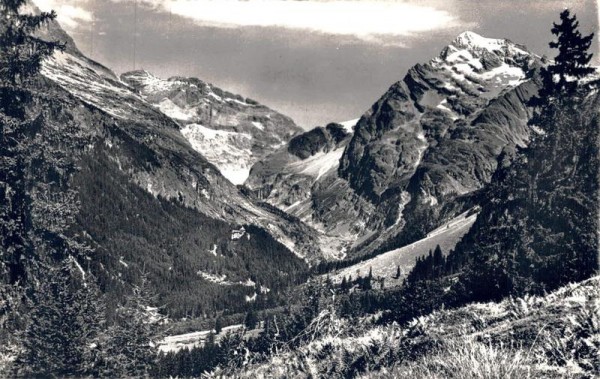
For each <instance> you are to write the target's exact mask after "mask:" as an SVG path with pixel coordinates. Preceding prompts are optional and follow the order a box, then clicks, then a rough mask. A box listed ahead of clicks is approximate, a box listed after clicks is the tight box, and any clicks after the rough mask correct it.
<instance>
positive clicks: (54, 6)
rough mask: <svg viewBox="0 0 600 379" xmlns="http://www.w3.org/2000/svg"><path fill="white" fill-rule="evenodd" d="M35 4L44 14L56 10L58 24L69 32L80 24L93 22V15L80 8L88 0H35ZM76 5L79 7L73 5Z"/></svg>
mask: <svg viewBox="0 0 600 379" xmlns="http://www.w3.org/2000/svg"><path fill="white" fill-rule="evenodd" d="M33 2H34V3H35V5H37V7H38V8H40V10H42V11H44V12H48V11H51V10H55V11H56V13H57V15H58V16H57V20H58V22H59V23H60V24H61V25H62V26H63V27H64V28H65V29H67V30H74V29H76V28H77V27H78V26H79V25H80V24H82V23H87V22H91V21H92V13H91V12H89V11H87V10H86V9H85V8H84V7H82V6H80V5H83V4H85V3H87V2H88V0H77V1H73V0H33ZM74 3H76V4H77V6H76V5H73V4H74ZM82 3H83V4H82Z"/></svg>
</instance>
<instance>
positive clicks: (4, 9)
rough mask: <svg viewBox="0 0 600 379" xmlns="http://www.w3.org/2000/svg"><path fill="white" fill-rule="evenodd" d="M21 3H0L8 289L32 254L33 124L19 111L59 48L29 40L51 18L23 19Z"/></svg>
mask: <svg viewBox="0 0 600 379" xmlns="http://www.w3.org/2000/svg"><path fill="white" fill-rule="evenodd" d="M25 3H26V0H2V1H0V46H2V49H0V201H2V203H3V206H2V207H1V208H0V254H1V257H0V258H1V260H0V265H1V267H0V269H1V271H2V274H3V275H2V277H3V278H4V281H5V282H9V283H16V282H18V281H20V280H23V279H26V268H25V267H26V265H27V264H28V262H27V261H28V260H29V258H30V257H29V256H30V255H31V254H32V250H33V248H32V246H31V243H30V241H29V237H28V233H29V231H30V230H31V228H32V227H31V214H30V213H31V212H30V210H31V196H30V195H29V191H28V186H27V181H26V176H27V175H26V167H27V165H28V164H27V162H28V156H29V155H30V154H29V153H31V150H32V148H31V146H30V145H31V140H32V138H31V135H32V134H33V133H34V130H33V129H34V127H35V123H34V118H29V119H28V118H27V117H26V112H25V107H24V103H25V102H26V100H27V99H28V98H30V95H31V93H30V90H29V87H28V83H29V82H30V81H31V80H32V79H34V78H35V77H36V76H37V74H38V73H39V70H40V67H41V63H42V61H43V59H45V58H46V57H48V56H50V55H51V54H52V53H53V52H54V50H56V49H63V48H64V45H62V44H61V43H58V42H48V41H44V40H42V39H40V38H37V37H35V36H34V33H35V32H36V31H37V30H38V29H40V28H41V27H42V26H44V25H45V24H46V23H48V22H50V21H51V20H53V19H54V18H55V17H56V14H55V13H53V12H50V13H46V12H42V13H41V14H39V15H31V14H23V13H21V12H20V9H21V8H22V6H23V5H24V4H25Z"/></svg>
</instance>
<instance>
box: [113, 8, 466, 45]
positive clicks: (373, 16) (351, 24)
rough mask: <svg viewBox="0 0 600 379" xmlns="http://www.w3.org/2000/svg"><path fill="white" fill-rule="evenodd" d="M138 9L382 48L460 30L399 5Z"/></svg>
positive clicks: (431, 12)
mask: <svg viewBox="0 0 600 379" xmlns="http://www.w3.org/2000/svg"><path fill="white" fill-rule="evenodd" d="M112 1H114V2H124V1H128V2H132V1H133V0H112ZM138 3H139V4H143V5H146V6H149V7H153V8H155V9H159V10H162V11H165V12H171V13H172V14H174V15H178V16H181V17H185V18H188V19H192V20H194V21H195V22H197V23H198V24H201V25H205V26H217V27H244V26H259V27H283V28H288V29H296V30H307V31H312V32H318V33H325V34H332V35H342V36H351V37H357V38H360V39H363V40H367V41H379V42H381V43H386V44H388V43H389V42H390V37H406V36H412V35H415V34H417V33H423V32H429V31H434V30H440V29H446V28H451V27H456V26H459V25H461V24H462V23H461V21H460V20H459V19H458V18H457V17H456V16H454V15H453V14H452V13H450V12H449V11H446V10H439V9H436V8H434V7H431V6H423V5H417V4H411V3H406V2H399V1H374V0H371V1H365V0H363V1H352V0H334V1H319V0H307V1H281V0H250V1H248V0H138Z"/></svg>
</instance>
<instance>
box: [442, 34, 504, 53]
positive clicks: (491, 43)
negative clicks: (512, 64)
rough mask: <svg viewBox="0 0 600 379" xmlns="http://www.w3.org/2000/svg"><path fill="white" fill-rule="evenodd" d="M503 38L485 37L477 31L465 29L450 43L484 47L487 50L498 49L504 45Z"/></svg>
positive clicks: (464, 46)
mask: <svg viewBox="0 0 600 379" xmlns="http://www.w3.org/2000/svg"><path fill="white" fill-rule="evenodd" d="M506 42H507V41H506V40H505V39H495V38H486V37H483V36H481V35H479V34H477V33H474V32H471V31H466V32H463V33H461V34H459V35H458V36H457V37H456V38H455V39H454V41H452V45H454V46H456V47H459V48H466V49H473V48H474V49H486V50H488V51H495V50H500V49H501V48H502V46H505V45H506Z"/></svg>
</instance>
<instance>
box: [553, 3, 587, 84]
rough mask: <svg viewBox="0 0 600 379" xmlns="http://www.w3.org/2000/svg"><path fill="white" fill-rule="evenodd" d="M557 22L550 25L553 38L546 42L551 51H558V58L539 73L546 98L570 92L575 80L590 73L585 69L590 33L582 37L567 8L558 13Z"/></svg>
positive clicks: (574, 19)
mask: <svg viewBox="0 0 600 379" xmlns="http://www.w3.org/2000/svg"><path fill="white" fill-rule="evenodd" d="M560 21H561V23H560V24H557V23H553V27H552V29H551V31H552V34H554V35H555V36H556V37H557V39H556V41H552V42H550V43H549V45H550V47H551V48H553V49H558V55H557V56H556V57H555V58H554V63H553V64H550V65H549V66H548V67H547V68H546V69H543V71H542V76H543V78H544V91H545V92H546V94H547V95H556V94H558V93H560V92H562V91H566V92H573V90H574V89H575V88H576V87H577V81H578V80H579V79H581V78H583V77H585V76H586V75H589V74H591V73H592V72H594V69H593V68H592V67H590V66H589V63H590V60H591V59H592V54H591V53H588V50H589V48H590V46H591V44H592V39H593V38H594V33H592V34H590V35H587V36H585V37H584V36H582V35H581V32H579V30H578V28H579V21H577V17H576V16H575V15H573V16H571V12H570V11H569V10H568V9H565V10H564V11H563V12H562V13H561V14H560Z"/></svg>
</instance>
